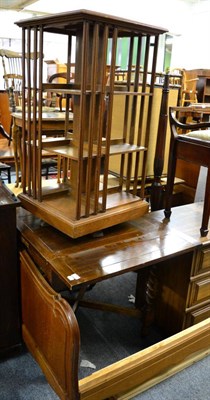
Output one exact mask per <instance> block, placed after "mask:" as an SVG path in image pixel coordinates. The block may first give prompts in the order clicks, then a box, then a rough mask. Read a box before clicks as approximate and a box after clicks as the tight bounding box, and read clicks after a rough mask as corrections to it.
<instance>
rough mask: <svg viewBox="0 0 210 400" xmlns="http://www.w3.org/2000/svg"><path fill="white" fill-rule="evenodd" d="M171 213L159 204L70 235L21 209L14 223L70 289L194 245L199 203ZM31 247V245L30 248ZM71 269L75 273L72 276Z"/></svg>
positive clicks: (29, 248) (146, 263) (138, 266)
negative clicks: (96, 231)
mask: <svg viewBox="0 0 210 400" xmlns="http://www.w3.org/2000/svg"><path fill="white" fill-rule="evenodd" d="M186 210H187V211H186ZM186 212H187V216H186ZM173 213H174V218H171V221H168V220H166V219H164V214H163V211H162V210H161V211H160V212H154V213H150V214H148V215H146V216H143V217H141V218H140V219H138V220H136V221H133V222H132V221H131V222H127V223H124V224H119V225H116V226H115V227H112V228H110V229H105V230H103V231H102V232H101V233H100V234H98V235H97V234H93V235H87V236H84V237H83V238H80V239H79V238H78V239H71V238H69V237H68V236H66V235H64V234H62V233H61V232H59V231H58V230H56V229H54V228H53V227H52V226H50V225H48V224H43V223H42V222H41V220H40V219H37V218H36V217H34V216H33V215H32V214H31V213H29V212H27V211H26V210H24V209H20V210H19V211H18V229H19V231H20V232H21V237H22V240H23V241H24V240H26V241H27V243H28V244H27V247H28V251H29V252H30V251H31V252H32V254H33V256H34V257H36V254H37V256H38V254H40V255H41V258H42V260H43V262H42V264H41V265H42V267H43V268H44V264H45V265H46V262H47V269H48V268H49V271H50V270H51V271H54V272H55V273H56V274H57V275H58V276H59V277H60V278H61V279H62V280H63V281H64V282H65V284H66V285H67V286H68V287H69V289H73V288H75V287H79V286H82V285H86V284H92V283H96V282H98V281H100V280H103V279H107V278H111V277H112V276H116V275H119V274H122V273H125V272H128V271H131V270H137V269H139V268H141V267H145V266H150V265H153V264H155V263H157V262H160V261H163V260H164V259H167V258H168V257H174V256H175V255H176V254H177V255H179V254H181V253H185V252H187V251H188V252H190V251H193V250H194V249H195V248H196V246H198V247H199V246H200V240H199V234H197V235H196V234H195V235H194V237H193V236H192V232H191V230H192V229H193V231H194V227H192V225H193V224H194V218H195V216H196V217H197V219H198V216H200V208H199V207H198V206H197V207H196V206H194V207H193V208H190V207H189V208H187V209H185V208H184V207H183V208H182V207H179V208H178V209H176V208H175V209H173ZM186 219H187V221H188V225H186V227H187V230H186V232H185V229H186V228H184V223H183V220H186ZM190 221H192V225H190ZM180 225H181V226H182V225H183V230H180V228H179V227H180ZM33 249H34V250H35V249H36V251H35V253H34V252H33ZM37 250H38V252H37ZM40 262H41V260H40ZM74 274H76V275H77V279H73V280H71V279H70V277H71V276H72V275H74Z"/></svg>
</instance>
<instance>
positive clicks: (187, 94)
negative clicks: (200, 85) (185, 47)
mask: <svg viewBox="0 0 210 400" xmlns="http://www.w3.org/2000/svg"><path fill="white" fill-rule="evenodd" d="M197 81H198V78H191V79H189V78H188V77H187V73H186V71H185V70H183V79H182V89H181V106H182V107H184V106H186V105H190V104H195V103H197V102H198V98H197V93H198V91H197V89H196V85H197Z"/></svg>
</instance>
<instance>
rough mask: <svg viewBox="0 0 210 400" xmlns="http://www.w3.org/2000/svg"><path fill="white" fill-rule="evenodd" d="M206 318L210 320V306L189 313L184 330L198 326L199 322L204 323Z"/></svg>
mask: <svg viewBox="0 0 210 400" xmlns="http://www.w3.org/2000/svg"><path fill="white" fill-rule="evenodd" d="M206 318H210V304H208V305H206V306H205V307H202V308H199V309H197V310H194V311H191V312H189V313H187V315H186V318H185V323H184V326H183V329H186V328H189V326H192V325H195V324H198V323H199V322H201V321H204V320H205V319H206Z"/></svg>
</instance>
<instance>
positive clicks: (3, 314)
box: [0, 179, 21, 357]
mask: <svg viewBox="0 0 210 400" xmlns="http://www.w3.org/2000/svg"><path fill="white" fill-rule="evenodd" d="M19 205H20V202H19V200H18V199H17V198H16V197H15V196H14V195H13V194H12V193H11V192H10V191H9V190H8V189H7V187H6V185H5V184H4V183H3V182H2V181H1V179H0V357H1V356H6V355H8V354H9V353H10V352H12V351H14V350H17V349H18V348H20V346H21V319H20V295H19V279H18V250H17V234H16V207H17V206H19Z"/></svg>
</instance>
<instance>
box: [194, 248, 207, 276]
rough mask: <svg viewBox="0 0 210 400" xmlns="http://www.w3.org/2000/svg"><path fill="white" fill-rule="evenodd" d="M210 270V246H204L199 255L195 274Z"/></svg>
mask: <svg viewBox="0 0 210 400" xmlns="http://www.w3.org/2000/svg"><path fill="white" fill-rule="evenodd" d="M208 271H210V247H206V248H205V247H204V248H203V249H202V250H201V251H199V255H198V257H197V262H196V268H195V275H197V274H202V273H204V272H208Z"/></svg>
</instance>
